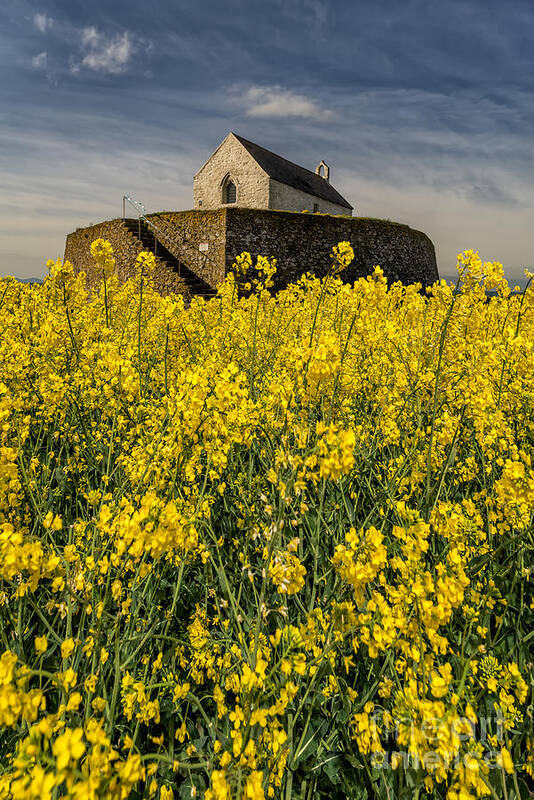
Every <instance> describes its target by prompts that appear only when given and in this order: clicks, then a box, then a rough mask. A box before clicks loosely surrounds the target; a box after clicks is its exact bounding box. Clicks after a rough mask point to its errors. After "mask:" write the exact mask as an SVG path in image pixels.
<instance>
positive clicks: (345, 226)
mask: <svg viewBox="0 0 534 800" xmlns="http://www.w3.org/2000/svg"><path fill="white" fill-rule="evenodd" d="M226 216H227V222H226V265H227V268H230V267H231V265H232V263H233V261H234V259H235V257H236V255H239V253H241V252H243V251H248V252H250V253H251V254H252V255H253V256H255V255H258V254H260V255H265V256H270V257H274V258H276V259H277V261H278V264H277V274H276V280H277V285H278V286H283V285H285V284H287V283H291V282H293V281H296V280H298V279H299V278H300V276H301V275H302V274H303V273H304V272H313V273H315V274H316V275H318V276H323V275H325V274H326V272H327V271H328V268H329V266H330V263H331V261H330V257H329V256H330V252H331V250H332V247H333V246H334V245H336V244H337V243H338V242H341V241H348V242H350V243H351V245H352V247H353V249H354V261H353V263H352V264H351V266H350V267H349V268H348V269H347V270H345V271H344V272H343V273H342V278H343V280H345V281H348V282H352V281H354V280H356V279H357V278H360V277H362V276H365V275H369V273H371V272H372V270H373V267H375V266H376V265H377V264H378V265H379V266H380V267H381V268H382V269H383V271H384V274H385V275H386V277H387V278H388V280H389V281H390V282H393V281H399V280H400V281H402V283H405V284H409V283H422V284H423V286H428V285H431V284H432V283H434V282H435V281H437V280H439V275H438V269H437V265H436V253H435V250H434V245H433V244H432V242H431V240H430V239H429V238H428V236H427V235H426V234H425V233H422V232H421V231H417V230H414V229H413V228H410V227H409V226H408V225H402V224H400V223H397V222H391V221H390V220H381V219H369V218H367V217H337V216H330V215H326V214H324V215H323V214H306V213H304V214H302V213H301V214H295V213H292V212H285V211H264V210H255V209H245V208H232V209H227V211H226Z"/></svg>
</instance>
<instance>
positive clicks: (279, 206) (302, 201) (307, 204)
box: [269, 178, 351, 217]
mask: <svg viewBox="0 0 534 800" xmlns="http://www.w3.org/2000/svg"><path fill="white" fill-rule="evenodd" d="M269 184H270V186H269V208H272V209H273V210H277V211H311V212H313V208H314V204H315V203H317V205H318V206H319V208H318V212H319V213H320V214H343V215H344V216H349V217H350V216H351V210H350V208H347V207H346V206H340V205H337V204H336V203H331V202H329V201H328V200H323V198H322V197H316V196H315V195H312V194H308V193H307V192H303V191H301V190H300V189H294V188H293V186H288V185H287V184H285V183H280V182H279V181H275V180H273V179H272V178H270V180H269Z"/></svg>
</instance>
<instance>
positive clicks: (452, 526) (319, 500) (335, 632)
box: [0, 240, 534, 800]
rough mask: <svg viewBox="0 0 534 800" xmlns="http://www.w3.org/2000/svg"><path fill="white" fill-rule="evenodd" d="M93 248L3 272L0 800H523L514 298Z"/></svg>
mask: <svg viewBox="0 0 534 800" xmlns="http://www.w3.org/2000/svg"><path fill="white" fill-rule="evenodd" d="M92 251H93V256H94V258H95V261H96V263H97V265H98V267H99V268H100V269H101V271H102V278H103V281H102V284H101V290H100V292H99V293H98V294H96V295H95V294H93V295H89V294H88V292H87V290H86V288H85V277H84V275H83V274H80V275H75V273H74V271H73V268H72V266H71V265H70V264H69V263H68V262H66V263H64V264H63V263H61V261H57V262H49V266H50V275H49V277H48V278H47V280H46V282H45V283H44V285H43V286H27V285H22V284H20V283H18V282H17V281H16V280H14V279H12V278H6V279H3V280H1V281H0V798H2V799H4V798H5V800H26V798H38V799H39V800H52V799H53V800H56V799H59V798H74V799H75V800H93V799H96V798H116V799H117V800H122V798H131V799H132V800H135V799H137V798H151V797H153V798H155V799H156V800H157V798H161V800H169V798H173V797H174V798H182V799H183V798H195V797H197V798H205V800H230V799H232V800H234V799H235V800H262V799H263V798H269V797H271V798H281V799H283V800H292V799H293V798H297V799H298V800H311V799H312V798H329V800H342V798H354V800H365V799H366V798H376V799H378V798H380V800H408V799H410V800H411V798H415V799H416V800H423V798H446V799H447V800H470V799H471V798H479V797H491V798H494V799H496V800H502V799H503V798H504V799H505V800H519V798H526V797H528V796H529V791H531V790H532V789H533V787H534V782H533V777H534V734H533V704H534V696H533V687H534V668H533V663H532V662H533V661H534V655H533V647H532V645H533V642H534V631H533V627H534V626H533V621H534V601H533V577H534V576H533V561H534V559H533V555H534V536H533V511H534V469H533V464H532V452H533V445H534V290H533V289H532V288H528V286H527V289H526V290H525V291H524V292H523V293H517V294H516V293H511V291H510V288H509V286H508V284H507V282H506V280H505V279H504V277H503V269H502V266H501V265H500V264H498V263H493V262H492V263H482V261H481V260H480V258H479V256H478V254H477V253H475V252H473V251H467V252H465V253H463V254H461V255H460V256H459V258H458V267H459V279H458V283H457V285H456V287H453V286H452V285H447V284H446V283H445V282H444V281H442V282H441V283H437V284H436V285H434V286H433V287H432V288H431V289H429V290H427V291H426V292H425V291H421V287H420V286H402V285H401V284H399V283H396V284H394V285H392V286H388V285H387V282H386V280H385V279H384V276H383V274H382V272H381V270H380V269H379V268H378V267H377V268H376V269H375V271H374V273H373V274H372V275H371V276H369V277H367V278H362V279H360V280H358V281H356V282H355V283H354V284H353V285H348V284H345V283H343V282H342V280H341V278H340V276H339V272H340V271H341V270H342V269H343V268H344V267H346V266H347V265H348V264H349V263H350V261H351V258H352V255H353V254H352V250H351V247H350V245H349V244H348V243H346V242H345V243H340V244H339V245H338V246H337V247H336V248H334V250H333V252H332V267H331V270H330V273H329V274H328V276H327V277H326V278H324V279H322V280H319V279H318V278H316V277H314V276H312V275H305V276H304V277H303V278H302V279H301V280H300V281H299V282H298V283H296V284H294V285H291V286H289V287H287V288H286V289H285V290H283V291H281V292H279V293H278V294H276V295H275V294H273V293H271V291H270V288H271V286H272V276H273V272H274V270H275V269H276V265H275V263H274V262H273V261H271V260H269V259H268V258H259V259H258V260H257V263H256V264H254V263H253V262H252V259H251V257H250V255H249V254H246V253H244V254H242V255H241V256H240V257H239V258H238V259H237V261H236V264H235V266H234V271H233V273H232V274H230V275H229V276H228V277H227V278H226V280H225V281H224V282H223V283H222V284H221V286H220V287H219V290H218V293H217V296H216V297H214V298H213V299H211V300H209V301H205V300H204V299H200V298H195V299H193V301H192V302H191V305H190V307H188V308H185V307H184V301H183V299H182V298H181V296H171V297H161V296H160V295H158V294H157V292H156V291H155V290H154V288H153V286H152V284H151V270H152V269H153V266H154V259H153V256H151V255H150V254H149V253H142V254H141V255H140V256H139V258H138V265H137V266H138V270H137V278H136V279H135V280H132V281H130V282H128V283H126V284H124V285H119V284H118V282H117V279H116V277H115V276H114V258H113V253H112V251H111V248H110V245H109V243H107V242H105V241H102V240H97V241H96V242H95V243H93V246H92ZM304 266H305V265H304ZM489 289H493V290H495V292H494V295H493V296H491V297H490V298H487V295H486V291H487V290H489Z"/></svg>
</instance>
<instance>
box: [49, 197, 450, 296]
mask: <svg viewBox="0 0 534 800" xmlns="http://www.w3.org/2000/svg"><path fill="white" fill-rule="evenodd" d="M151 218H152V219H153V221H154V222H155V224H157V225H158V227H160V228H161V227H165V229H166V230H168V231H172V233H173V238H174V241H175V243H176V250H175V255H176V256H177V257H178V258H181V259H182V261H183V263H185V264H186V265H187V266H188V267H189V269H190V270H192V271H193V272H194V273H196V274H197V275H198V276H199V277H201V278H203V279H204V281H206V283H208V284H209V285H210V286H211V287H213V288H215V287H216V286H217V284H218V283H220V281H221V280H222V279H223V278H224V276H225V274H226V273H227V272H228V271H229V270H230V269H231V267H232V264H233V263H234V261H235V258H236V256H237V255H239V254H240V253H242V252H243V251H248V252H250V253H251V254H252V255H253V257H254V256H257V255H264V256H269V257H274V258H276V259H277V262H278V263H277V272H276V275H275V287H276V288H282V287H283V286H285V285H287V284H288V283H291V282H294V281H296V280H298V279H299V278H300V277H301V275H302V274H303V273H305V272H313V273H315V274H316V275H317V276H319V277H322V276H324V275H325V274H326V272H327V271H328V269H329V267H330V264H331V260H330V257H329V256H330V252H331V250H332V247H333V246H334V245H336V244H337V243H338V242H341V241H349V242H350V243H351V245H352V247H353V249H354V254H355V258H354V261H353V263H352V265H351V266H350V267H349V268H348V269H346V270H345V271H344V272H343V273H342V278H343V280H345V281H348V282H352V281H354V280H356V279H357V278H360V277H362V276H365V275H369V274H370V273H371V272H372V270H373V267H374V266H375V265H377V264H378V265H379V266H380V267H382V269H383V270H384V273H385V275H386V276H387V278H388V279H389V281H390V282H392V281H397V280H400V281H402V282H403V283H405V284H409V283H419V282H420V283H422V284H423V285H430V284H432V283H434V282H435V281H436V280H438V278H439V276H438V271H437V267H436V256H435V252H434V246H433V244H432V242H431V241H430V239H429V238H428V236H426V235H425V234H424V233H422V232H421V231H416V230H413V229H412V228H410V227H408V225H401V224H399V223H396V222H390V221H388V220H379V219H367V218H364V217H339V216H338V217H335V216H328V215H323V214H297V213H292V212H286V211H272V210H269V209H249V208H226V209H217V210H213V211H203V210H202V211H179V212H174V213H173V212H164V213H162V214H154V215H151ZM100 237H102V238H105V239H109V240H110V241H111V244H112V245H113V248H114V250H115V257H116V261H117V272H118V275H119V278H120V279H121V280H127V279H128V278H130V277H132V276H133V275H134V274H135V259H136V257H137V254H138V252H139V251H140V250H141V249H142V246H141V243H140V242H138V241H137V240H136V237H135V236H133V235H132V234H130V233H129V231H128V230H127V229H126V228H125V226H124V225H123V224H122V220H119V219H117V220H112V221H110V222H102V223H100V224H99V225H93V226H91V227H90V228H83V229H79V230H77V231H75V232H74V233H71V234H69V236H68V237H67V246H66V251H65V257H66V258H68V259H69V260H70V261H72V263H73V264H74V266H75V267H76V269H77V271H80V270H85V271H86V272H87V273H88V280H89V283H90V285H96V284H97V282H98V281H99V279H100V276H99V275H97V274H96V273H95V271H94V266H93V260H92V258H91V254H90V245H91V242H92V241H94V239H97V238H100ZM206 245H207V249H206ZM169 249H170V248H169ZM154 281H155V285H156V287H157V288H158V289H159V291H161V292H162V294H169V293H171V292H177V293H182V294H184V296H186V297H188V289H187V286H186V285H185V283H184V281H183V279H181V278H179V277H178V275H177V274H176V273H174V272H173V271H172V270H170V269H169V268H168V267H167V266H166V265H165V264H164V263H163V262H161V261H159V260H158V263H157V268H156V272H155V275H154Z"/></svg>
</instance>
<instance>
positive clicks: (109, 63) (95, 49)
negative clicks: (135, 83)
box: [71, 26, 136, 75]
mask: <svg viewBox="0 0 534 800" xmlns="http://www.w3.org/2000/svg"><path fill="white" fill-rule="evenodd" d="M81 43H82V52H83V57H82V60H81V61H80V62H72V64H71V72H72V73H73V74H77V73H78V72H79V71H80V67H82V66H83V67H87V68H88V69H92V70H94V71H95V72H107V73H109V74H111V75H118V74H120V73H121V72H125V71H126V69H127V68H128V65H129V63H130V60H131V58H132V56H133V54H134V53H135V50H136V48H135V44H134V41H133V38H132V35H131V34H130V33H129V32H128V31H124V32H123V33H120V34H117V35H115V36H108V35H106V34H104V33H101V32H100V31H99V30H98V29H97V28H95V27H94V26H90V27H86V28H83V29H82V31H81Z"/></svg>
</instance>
